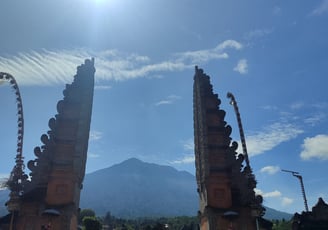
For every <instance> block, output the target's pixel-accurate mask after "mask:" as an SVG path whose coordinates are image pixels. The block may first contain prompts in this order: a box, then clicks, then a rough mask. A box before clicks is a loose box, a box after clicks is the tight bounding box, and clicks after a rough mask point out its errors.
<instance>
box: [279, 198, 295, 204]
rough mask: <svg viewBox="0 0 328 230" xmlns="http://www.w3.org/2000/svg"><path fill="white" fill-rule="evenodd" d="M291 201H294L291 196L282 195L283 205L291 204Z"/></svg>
mask: <svg viewBox="0 0 328 230" xmlns="http://www.w3.org/2000/svg"><path fill="white" fill-rule="evenodd" d="M293 202H294V199H292V198H288V197H283V198H282V199H281V204H282V205H283V206H288V205H291V204H292V203H293Z"/></svg>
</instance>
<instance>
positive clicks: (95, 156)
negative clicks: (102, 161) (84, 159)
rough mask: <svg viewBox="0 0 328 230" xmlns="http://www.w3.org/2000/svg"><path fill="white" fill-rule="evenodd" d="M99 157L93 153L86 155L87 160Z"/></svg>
mask: <svg viewBox="0 0 328 230" xmlns="http://www.w3.org/2000/svg"><path fill="white" fill-rule="evenodd" d="M99 157H100V155H99V154H95V153H88V158H99Z"/></svg>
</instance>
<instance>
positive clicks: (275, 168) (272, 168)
mask: <svg viewBox="0 0 328 230" xmlns="http://www.w3.org/2000/svg"><path fill="white" fill-rule="evenodd" d="M279 171H280V167H279V166H271V165H270V166H265V167H263V168H261V170H260V172H262V173H268V174H270V175H273V174H275V173H277V172H279Z"/></svg>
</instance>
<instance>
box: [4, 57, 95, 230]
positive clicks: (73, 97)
mask: <svg viewBox="0 0 328 230" xmlns="http://www.w3.org/2000/svg"><path fill="white" fill-rule="evenodd" d="M94 73H95V68H94V60H93V59H92V60H86V61H85V63H84V64H83V65H81V66H79V67H77V73H76V75H75V76H74V81H73V83H72V84H67V85H66V88H65V90H64V91H63V95H64V98H63V100H60V101H59V102H58V103H57V112H58V114H57V115H55V117H54V118H51V119H50V120H49V124H48V125H49V128H50V130H49V131H48V132H47V134H43V135H42V136H41V142H42V143H43V145H42V146H41V147H36V148H35V149H34V154H35V156H36V159H35V160H30V161H29V162H28V164H27V166H28V168H29V169H30V170H31V173H30V180H24V181H17V182H15V183H20V184H22V186H21V187H22V190H21V191H19V192H18V193H16V196H11V197H10V199H9V201H8V202H7V208H8V210H9V212H10V214H9V215H8V218H7V219H10V221H7V222H6V218H5V217H4V218H1V223H0V228H1V229H17V230H23V229H24V230H40V229H61V230H73V229H74V230H76V229H77V215H78V210H79V202H80V191H81V189H82V182H83V178H84V175H85V166H86V159H87V150H88V140H89V131H90V122H91V112H92V102H93V91H94ZM37 112H38V111H37V110H36V113H37ZM11 194H13V192H12V193H11ZM17 195H18V196H17Z"/></svg>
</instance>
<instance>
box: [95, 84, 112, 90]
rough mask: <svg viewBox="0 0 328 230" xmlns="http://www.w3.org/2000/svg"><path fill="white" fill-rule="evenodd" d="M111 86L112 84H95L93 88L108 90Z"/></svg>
mask: <svg viewBox="0 0 328 230" xmlns="http://www.w3.org/2000/svg"><path fill="white" fill-rule="evenodd" d="M111 88H112V86H110V85H96V86H95V90H108V89H111Z"/></svg>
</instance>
